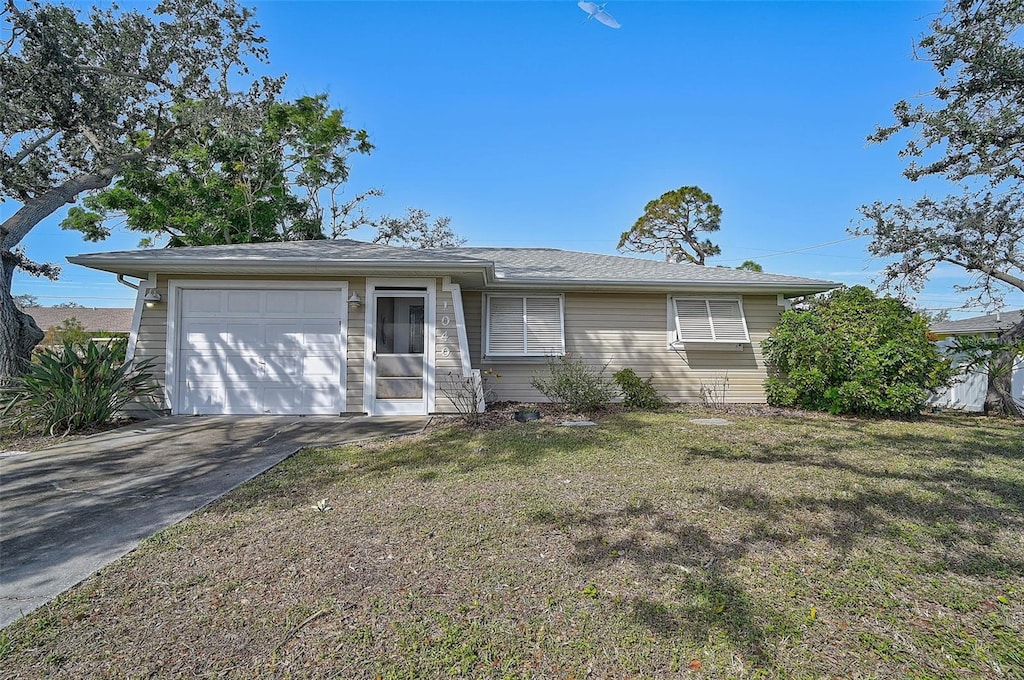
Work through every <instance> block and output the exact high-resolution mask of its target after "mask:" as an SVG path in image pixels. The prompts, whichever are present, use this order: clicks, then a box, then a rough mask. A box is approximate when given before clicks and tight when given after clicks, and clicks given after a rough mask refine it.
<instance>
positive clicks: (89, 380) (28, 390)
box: [0, 340, 156, 434]
mask: <svg viewBox="0 0 1024 680" xmlns="http://www.w3.org/2000/svg"><path fill="white" fill-rule="evenodd" d="M125 344H126V341H124V340H114V341H112V342H110V343H95V342H92V341H89V342H87V343H85V344H84V345H75V344H72V343H65V344H64V345H63V346H61V347H56V348H52V349H46V350H43V351H42V352H39V353H37V354H36V355H35V356H34V357H33V359H32V363H31V364H30V366H29V368H28V370H27V371H26V372H25V374H24V375H21V376H18V377H16V378H12V379H11V380H10V381H9V382H8V384H7V385H5V386H3V387H0V417H2V418H4V419H5V420H9V421H10V422H13V423H14V424H15V425H16V426H17V427H18V428H20V429H21V430H23V431H28V432H46V433H48V434H67V433H69V432H76V431H79V430H85V429H88V428H90V427H95V426H96V425H101V424H103V423H107V422H110V421H111V420H113V418H114V416H115V415H116V414H117V412H118V411H119V410H120V409H121V408H123V407H124V405H125V404H127V403H128V402H130V401H132V400H133V399H143V400H144V399H146V398H147V397H149V396H150V395H152V394H154V393H155V391H156V386H154V385H153V384H152V383H151V381H150V374H149V372H148V371H149V368H150V367H151V363H152V362H151V360H147V361H144V362H140V363H139V364H137V365H135V366H134V367H133V366H132V365H131V364H127V363H124V361H123V357H124V352H125V347H124V345H125Z"/></svg>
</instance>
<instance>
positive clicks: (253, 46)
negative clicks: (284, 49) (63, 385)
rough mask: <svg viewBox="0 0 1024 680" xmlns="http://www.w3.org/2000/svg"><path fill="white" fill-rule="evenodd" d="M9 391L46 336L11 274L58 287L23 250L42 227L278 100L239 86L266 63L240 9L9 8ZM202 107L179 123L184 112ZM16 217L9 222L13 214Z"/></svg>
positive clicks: (0, 361)
mask: <svg viewBox="0 0 1024 680" xmlns="http://www.w3.org/2000/svg"><path fill="white" fill-rule="evenodd" d="M0 20H2V25H0V140H2V148H0V200H2V201H3V202H4V203H5V204H6V203H8V202H13V203H14V204H15V205H16V208H15V209H14V210H13V211H12V212H10V213H9V216H8V217H7V218H6V219H4V220H3V222H2V223H0V379H2V378H3V377H4V376H10V375H13V374H15V373H16V372H17V371H18V370H19V368H20V367H21V366H22V365H23V364H22V362H23V361H25V360H26V359H27V356H28V353H29V352H30V351H31V348H32V347H33V346H34V345H35V344H36V343H37V342H38V341H39V340H40V339H41V338H42V332H41V331H40V330H39V329H38V327H36V325H35V323H34V322H33V321H32V320H31V318H29V317H28V316H27V315H26V314H24V313H23V312H21V311H19V310H18V309H17V307H16V306H15V304H14V300H13V299H12V297H11V281H12V277H13V274H14V270H15V268H17V267H23V268H25V269H27V270H28V271H29V272H31V273H35V274H45V275H55V274H56V270H55V268H53V267H48V266H45V265H35V264H33V263H31V262H30V261H29V260H27V258H26V257H25V256H24V253H23V252H21V251H20V250H19V249H18V245H19V244H20V243H21V242H22V240H23V239H24V238H25V236H26V235H27V234H28V233H29V232H30V231H31V230H32V229H33V228H34V227H35V226H37V225H38V224H39V223H40V222H41V221H42V220H44V219H45V218H47V217H48V216H50V215H52V214H53V213H55V212H56V211H57V210H59V209H60V208H62V207H63V206H65V205H67V204H68V203H72V202H74V201H75V200H76V199H77V198H78V197H79V196H80V195H81V194H83V193H84V192H90V191H95V190H98V189H102V188H104V187H107V186H109V185H110V184H111V182H113V181H114V179H115V178H117V177H118V176H119V175H121V174H122V172H123V171H124V169H125V168H126V167H127V166H129V165H130V164H133V163H138V162H144V161H152V160H154V159H160V158H163V157H165V156H166V154H167V152H168V148H169V144H170V142H171V141H172V140H173V139H174V138H175V137H176V135H178V134H179V133H180V132H181V130H182V129H183V128H185V127H188V126H189V125H191V124H192V123H194V122H195V121H196V120H197V119H201V118H202V117H205V116H210V115H217V114H219V113H220V112H223V111H224V110H227V109H231V108H236V107H239V106H244V105H245V104H246V102H248V101H251V100H253V99H258V98H260V97H263V96H265V94H266V93H267V92H272V91H273V89H274V83H273V82H271V81H263V82H262V84H261V86H258V87H257V86H254V87H253V89H252V90H245V91H241V92H239V91H236V90H235V89H233V88H232V79H233V78H238V77H239V76H244V75H245V74H246V73H247V72H248V68H247V64H250V63H252V61H253V60H261V59H263V58H264V57H265V56H266V54H265V50H264V47H263V38H262V37H260V36H259V35H258V34H257V28H258V27H257V25H256V24H255V22H254V21H253V18H252V14H251V12H250V11H249V10H248V9H246V8H244V7H242V6H240V5H238V4H237V3H236V2H234V0H216V1H214V0H163V1H162V2H160V3H159V4H158V5H157V6H156V7H155V8H153V10H152V11H149V12H145V11H139V10H135V9H132V10H122V9H120V8H119V7H117V6H114V5H111V6H108V7H106V8H93V9H91V10H89V11H87V12H82V11H79V10H76V9H74V8H71V7H67V6H62V5H57V4H44V3H40V2H33V1H29V2H25V3H16V2H14V0H4V3H3V10H2V13H0ZM180 102H195V103H198V105H196V106H192V107H191V108H190V109H189V110H188V111H185V110H181V109H179V110H178V112H177V114H173V113H172V109H173V108H174V107H175V104H176V103H180ZM5 212H7V211H5Z"/></svg>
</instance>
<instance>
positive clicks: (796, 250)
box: [715, 234, 867, 263]
mask: <svg viewBox="0 0 1024 680" xmlns="http://www.w3.org/2000/svg"><path fill="white" fill-rule="evenodd" d="M865 236H867V234H857V235H856V236H847V237H846V238H841V239H838V240H836V241H829V242H828V243H819V244H817V245H813V246H805V247H803V248H794V249H793V250H782V251H778V252H774V253H768V254H767V255H754V257H758V258H765V257H778V256H779V255H792V254H793V253H803V252H806V251H808V250H814V249H816V248H824V247H826V246H834V245H836V244H837V243H846V242H847V241H852V240H854V239H858V238H864V237H865ZM749 259H751V258H749V257H737V258H730V259H728V260H715V262H716V263H718V262H743V261H744V260H749Z"/></svg>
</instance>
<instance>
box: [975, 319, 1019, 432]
mask: <svg viewBox="0 0 1024 680" xmlns="http://www.w3.org/2000/svg"><path fill="white" fill-rule="evenodd" d="M1021 340H1024V319H1021V321H1020V323H1018V324H1017V325H1016V326H1014V327H1012V328H1010V329H1009V330H1007V331H1006V332H1004V333H1003V334H1002V335H1000V336H999V342H1000V343H1003V344H1007V345H1009V344H1013V343H1016V342H1019V341H1021ZM1016 358H1017V353H1016V352H1011V351H1006V352H1001V353H999V354H997V355H995V356H993V357H992V361H990V362H989V368H988V392H987V393H986V395H985V413H986V414H988V415H997V416H1010V417H1013V418H1022V417H1024V409H1022V407H1021V404H1019V403H1017V401H1016V400H1015V399H1014V398H1013V365H1014V362H1015V360H1016Z"/></svg>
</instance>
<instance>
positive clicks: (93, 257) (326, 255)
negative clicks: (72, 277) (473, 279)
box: [68, 239, 465, 264]
mask: <svg viewBox="0 0 1024 680" xmlns="http://www.w3.org/2000/svg"><path fill="white" fill-rule="evenodd" d="M68 259H69V260H72V261H74V262H76V263H79V262H80V263H81V264H85V263H86V262H88V261H101V260H107V259H118V260H123V261H125V262H163V263H175V262H191V261H209V262H218V261H222V262H223V261H228V262H237V261H243V262H270V261H281V260H293V261H305V262H308V261H331V262H393V261H403V262H409V261H413V262H423V263H437V264H441V263H449V262H458V261H461V260H463V259H465V258H464V257H462V256H459V255H458V254H455V252H454V251H453V250H452V249H449V250H417V249H414V248H399V247H396V246H387V245H382V244H379V243H367V242H365V241H356V240H353V239H336V240H318V241H284V242H274V243H238V244H233V245H216V246H194V247H189V248H148V249H141V250H122V251H115V252H108V253H87V254H84V255H77V256H75V257H73V258H68Z"/></svg>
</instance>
